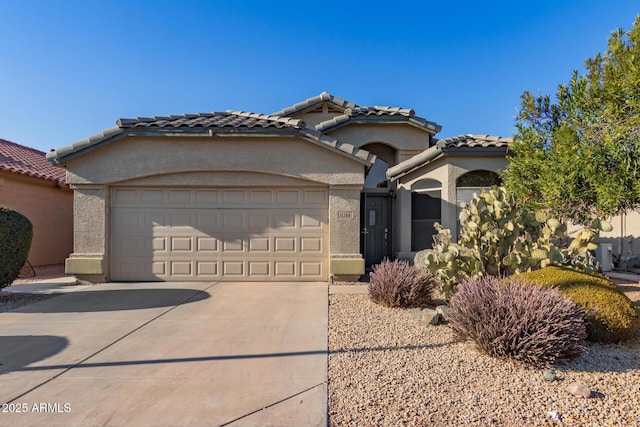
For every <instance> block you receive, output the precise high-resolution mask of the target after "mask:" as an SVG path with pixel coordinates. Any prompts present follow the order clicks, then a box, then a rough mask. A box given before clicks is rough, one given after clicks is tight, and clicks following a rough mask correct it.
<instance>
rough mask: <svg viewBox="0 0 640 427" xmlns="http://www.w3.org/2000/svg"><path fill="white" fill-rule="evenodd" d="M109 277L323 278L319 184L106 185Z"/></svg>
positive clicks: (323, 199) (324, 211)
mask: <svg viewBox="0 0 640 427" xmlns="http://www.w3.org/2000/svg"><path fill="white" fill-rule="evenodd" d="M112 200H113V208H112V232H111V235H112V257H111V259H112V269H111V275H112V279H113V280H260V281H262V280H326V279H327V274H328V273H327V271H328V265H327V259H328V256H327V253H328V224H327V222H328V219H327V215H328V208H327V205H328V197H327V191H326V190H324V189H317V188H314V189H275V190H249V189H215V190H210V189H197V190H191V189H189V190H187V189H167V190H158V189H130V188H127V189H114V190H113V194H112Z"/></svg>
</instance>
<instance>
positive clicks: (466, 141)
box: [436, 134, 513, 148]
mask: <svg viewBox="0 0 640 427" xmlns="http://www.w3.org/2000/svg"><path fill="white" fill-rule="evenodd" d="M511 142H513V139H512V138H503V137H500V136H494V135H474V134H468V135H458V136H452V137H450V138H445V139H440V140H438V141H437V142H436V145H437V146H439V147H441V148H451V147H456V148H459V147H507V146H508V145H509V143H511Z"/></svg>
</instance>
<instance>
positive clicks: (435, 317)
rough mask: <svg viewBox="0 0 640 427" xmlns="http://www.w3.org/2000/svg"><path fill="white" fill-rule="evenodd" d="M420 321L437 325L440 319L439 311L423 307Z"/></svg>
mask: <svg viewBox="0 0 640 427" xmlns="http://www.w3.org/2000/svg"><path fill="white" fill-rule="evenodd" d="M420 321H421V322H422V323H423V324H425V325H437V324H438V322H439V321H440V313H438V312H437V311H436V310H432V309H430V308H423V309H422V317H421V318H420Z"/></svg>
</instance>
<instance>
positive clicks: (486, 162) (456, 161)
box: [398, 156, 508, 251]
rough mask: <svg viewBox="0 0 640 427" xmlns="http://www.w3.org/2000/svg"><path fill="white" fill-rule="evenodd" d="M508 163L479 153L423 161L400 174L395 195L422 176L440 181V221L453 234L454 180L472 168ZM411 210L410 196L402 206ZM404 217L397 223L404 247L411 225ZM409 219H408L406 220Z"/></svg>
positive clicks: (455, 217) (496, 168)
mask: <svg viewBox="0 0 640 427" xmlns="http://www.w3.org/2000/svg"><path fill="white" fill-rule="evenodd" d="M507 165H508V161H507V159H506V158H504V157H483V156H444V157H441V158H439V159H437V160H434V161H432V162H430V163H428V164H427V165H425V166H423V167H421V168H419V169H417V170H415V171H413V172H411V173H409V174H407V175H405V176H403V177H402V178H400V180H399V183H398V192H399V195H400V193H401V191H402V190H404V191H407V192H409V191H410V190H411V189H412V187H413V186H414V185H416V184H418V183H419V182H420V181H422V180H424V179H430V180H435V181H437V182H439V183H441V185H442V186H441V196H442V201H441V215H442V221H441V224H442V226H444V227H445V228H448V229H449V230H451V234H452V236H457V234H458V229H457V221H458V212H457V193H456V180H457V179H458V178H459V177H460V176H462V175H464V174H465V173H467V172H470V171H474V170H489V171H494V172H500V171H502V170H503V169H504V168H506V167H507ZM407 209H408V210H409V212H410V211H411V200H410V194H409V200H408V201H406V200H404V201H403V210H405V211H406V210H407ZM406 221H407V220H406V219H405V220H404V221H403V222H402V224H401V225H399V228H400V231H401V235H400V237H399V238H400V240H401V241H400V242H399V243H400V246H399V247H400V248H402V249H401V250H403V251H404V250H406V248H407V247H409V248H410V247H411V228H410V226H409V227H407V226H406ZM410 223H411V222H410V221H409V224H410Z"/></svg>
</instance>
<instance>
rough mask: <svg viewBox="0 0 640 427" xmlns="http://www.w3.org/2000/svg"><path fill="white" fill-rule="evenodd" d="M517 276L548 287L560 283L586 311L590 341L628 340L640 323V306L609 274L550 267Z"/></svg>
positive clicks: (559, 287) (557, 286)
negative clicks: (636, 304)
mask: <svg viewBox="0 0 640 427" xmlns="http://www.w3.org/2000/svg"><path fill="white" fill-rule="evenodd" d="M515 277H518V278H521V279H523V280H526V281H528V282H532V283H535V284H538V285H541V286H544V287H556V288H558V290H559V291H560V292H561V293H562V294H564V295H566V296H568V297H569V298H571V299H572V300H573V302H575V303H576V305H577V306H578V307H580V308H582V310H584V312H585V314H584V319H585V322H586V325H587V339H588V340H589V341H592V342H601V343H616V342H620V341H626V340H629V339H631V338H633V337H634V336H635V334H636V332H637V330H638V328H639V327H640V310H639V309H638V308H637V307H636V306H635V305H634V303H633V302H632V301H631V300H630V299H629V297H627V296H626V295H625V294H624V293H623V292H622V291H621V290H620V289H619V288H618V287H617V286H616V285H614V284H613V283H612V282H611V281H610V280H609V279H608V278H607V277H605V276H602V275H600V274H591V273H585V272H582V271H577V270H573V269H570V268H565V267H547V268H543V269H542V270H537V271H532V272H527V273H522V274H519V275H517V276H515Z"/></svg>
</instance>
